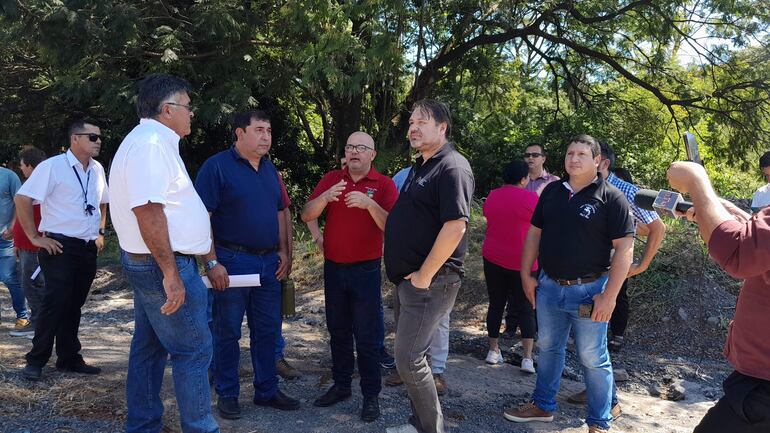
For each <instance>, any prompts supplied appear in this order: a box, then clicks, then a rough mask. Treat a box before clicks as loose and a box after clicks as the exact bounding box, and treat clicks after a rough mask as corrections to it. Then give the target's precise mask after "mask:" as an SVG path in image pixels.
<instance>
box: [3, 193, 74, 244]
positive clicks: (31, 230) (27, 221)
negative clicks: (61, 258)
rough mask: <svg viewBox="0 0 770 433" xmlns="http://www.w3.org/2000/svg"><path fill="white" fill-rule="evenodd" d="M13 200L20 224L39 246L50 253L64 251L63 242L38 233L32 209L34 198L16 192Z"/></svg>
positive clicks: (30, 239) (30, 238)
mask: <svg viewBox="0 0 770 433" xmlns="http://www.w3.org/2000/svg"><path fill="white" fill-rule="evenodd" d="M13 202H14V204H15V205H16V217H17V218H19V224H21V228H22V229H24V233H25V234H26V235H27V237H28V238H29V241H30V242H32V245H35V246H36V247H38V248H43V249H45V250H46V251H48V254H52V255H53V254H59V253H61V251H62V244H60V243H59V241H57V240H55V239H51V238H48V237H45V236H40V235H39V234H38V233H37V227H35V216H34V211H33V209H32V198H30V197H27V196H26V195H21V194H16V197H14V198H13Z"/></svg>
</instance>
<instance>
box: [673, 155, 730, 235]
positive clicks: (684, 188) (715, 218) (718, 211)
mask: <svg viewBox="0 0 770 433" xmlns="http://www.w3.org/2000/svg"><path fill="white" fill-rule="evenodd" d="M666 175H667V177H668V182H669V183H670V184H671V186H672V187H673V188H674V189H676V190H677V191H680V192H683V193H689V194H690V197H691V198H692V204H693V208H695V209H696V210H697V213H698V216H697V223H698V230H699V231H700V235H701V237H702V238H703V240H704V241H705V242H706V243H707V244H708V242H709V240H710V239H711V233H712V232H713V231H714V229H715V228H717V227H718V226H719V225H720V224H722V223H723V222H725V221H727V220H734V219H735V218H734V217H733V216H732V215H730V213H729V212H728V211H727V209H725V207H724V206H723V205H722V204H721V202H720V201H719V197H717V195H716V193H715V192H714V190H713V189H712V188H711V182H710V181H709V178H708V175H706V170H705V169H704V168H703V167H702V166H700V165H699V164H696V163H693V162H683V161H677V162H674V163H673V164H671V166H670V167H669V168H668V172H667V173H666Z"/></svg>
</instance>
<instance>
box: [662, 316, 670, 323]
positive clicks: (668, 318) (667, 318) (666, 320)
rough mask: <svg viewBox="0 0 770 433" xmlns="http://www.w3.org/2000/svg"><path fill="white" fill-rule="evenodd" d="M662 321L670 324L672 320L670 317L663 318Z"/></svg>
mask: <svg viewBox="0 0 770 433" xmlns="http://www.w3.org/2000/svg"><path fill="white" fill-rule="evenodd" d="M660 320H662V321H663V323H668V322H669V321H671V318H670V317H668V316H663V318H662V319H660Z"/></svg>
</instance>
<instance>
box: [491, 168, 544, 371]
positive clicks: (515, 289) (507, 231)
mask: <svg viewBox="0 0 770 433" xmlns="http://www.w3.org/2000/svg"><path fill="white" fill-rule="evenodd" d="M503 181H504V182H505V185H503V186H501V187H500V188H497V189H495V190H492V191H491V192H490V193H489V196H487V200H486V202H485V203H484V216H485V217H486V218H487V232H486V235H485V237H484V246H483V247H482V255H483V256H484V277H485V279H486V281H487V291H488V293H489V310H488V311H487V332H488V333H489V353H488V354H487V359H486V361H487V363H489V364H499V363H502V362H503V355H502V353H501V352H500V347H499V345H498V338H499V337H500V324H501V322H502V320H503V312H504V311H505V303H506V301H507V300H508V297H509V295H510V297H511V300H512V305H511V304H509V305H508V308H509V309H510V308H513V309H515V311H516V314H515V315H513V316H514V317H515V318H516V319H517V321H516V322H514V323H507V324H506V326H507V327H508V328H509V329H516V326H518V327H519V328H520V329H521V338H522V340H521V341H522V345H523V346H524V359H522V361H521V369H522V370H524V371H526V372H529V373H534V372H535V367H534V364H533V362H532V347H533V346H534V338H535V331H536V322H535V313H534V311H533V310H532V305H531V304H530V303H529V301H528V300H527V298H526V296H524V290H523V289H522V286H521V275H520V273H519V272H520V269H521V251H522V249H523V248H524V238H525V237H526V235H527V230H528V229H529V225H530V220H531V219H532V213H533V212H534V211H535V205H536V204H537V194H535V193H533V192H531V191H527V190H526V189H524V187H526V186H527V183H528V182H529V175H528V167H527V164H526V163H525V162H523V161H513V162H511V163H509V164H508V165H507V166H506V167H505V168H504V169H503ZM536 269H537V262H535V263H534V264H533V266H532V269H527V270H526V272H534V271H535V270H536Z"/></svg>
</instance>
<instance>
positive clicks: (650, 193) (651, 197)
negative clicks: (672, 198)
mask: <svg viewBox="0 0 770 433" xmlns="http://www.w3.org/2000/svg"><path fill="white" fill-rule="evenodd" d="M657 197H658V191H654V190H651V189H640V190H639V191H637V193H636V195H635V196H634V203H636V205H637V206H639V207H640V208H641V209H644V210H655V207H654V206H653V205H654V203H655V199H656V198H657Z"/></svg>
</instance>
